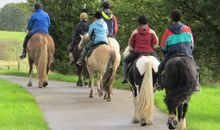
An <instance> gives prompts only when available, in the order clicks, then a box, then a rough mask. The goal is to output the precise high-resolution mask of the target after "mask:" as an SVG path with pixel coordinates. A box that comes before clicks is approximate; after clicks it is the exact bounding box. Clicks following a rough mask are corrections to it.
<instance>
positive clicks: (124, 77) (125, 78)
mask: <svg viewBox="0 0 220 130" xmlns="http://www.w3.org/2000/svg"><path fill="white" fill-rule="evenodd" d="M127 66H128V63H127V62H125V61H124V62H123V81H122V82H121V83H127V82H128V81H127Z"/></svg>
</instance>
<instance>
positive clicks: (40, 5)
mask: <svg viewBox="0 0 220 130" xmlns="http://www.w3.org/2000/svg"><path fill="white" fill-rule="evenodd" d="M42 8H43V5H42V4H41V3H40V2H37V3H36V4H35V5H34V9H35V10H38V9H42Z"/></svg>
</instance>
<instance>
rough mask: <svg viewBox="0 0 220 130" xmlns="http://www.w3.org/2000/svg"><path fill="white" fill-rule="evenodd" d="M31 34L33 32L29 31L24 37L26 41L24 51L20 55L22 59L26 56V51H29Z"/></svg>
mask: <svg viewBox="0 0 220 130" xmlns="http://www.w3.org/2000/svg"><path fill="white" fill-rule="evenodd" d="M31 36H32V34H30V33H28V34H27V35H26V37H25V39H24V42H23V51H22V54H21V56H20V58H21V59H24V58H25V57H26V53H27V50H26V49H27V44H28V41H29V40H30V39H31Z"/></svg>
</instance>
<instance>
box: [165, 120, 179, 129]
mask: <svg viewBox="0 0 220 130" xmlns="http://www.w3.org/2000/svg"><path fill="white" fill-rule="evenodd" d="M167 125H168V128H169V129H170V130H175V129H177V128H178V121H177V120H169V121H168V123H167Z"/></svg>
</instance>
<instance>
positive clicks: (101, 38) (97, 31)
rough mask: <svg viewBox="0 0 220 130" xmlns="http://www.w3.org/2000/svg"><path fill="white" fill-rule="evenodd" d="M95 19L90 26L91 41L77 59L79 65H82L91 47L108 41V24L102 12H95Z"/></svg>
mask: <svg viewBox="0 0 220 130" xmlns="http://www.w3.org/2000/svg"><path fill="white" fill-rule="evenodd" d="M94 18H95V21H94V22H93V23H92V24H91V26H90V27H89V32H88V34H89V37H90V39H91V41H90V42H89V43H87V44H86V45H85V47H84V48H83V50H82V52H81V54H80V58H79V60H78V61H77V64H78V65H80V66H81V65H82V63H83V60H84V58H85V56H86V54H87V51H88V50H89V48H91V47H92V46H94V45H97V44H100V43H103V42H104V43H108V38H107V36H108V26H107V24H106V23H105V21H104V20H103V19H102V14H101V12H96V13H95V17H94Z"/></svg>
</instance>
